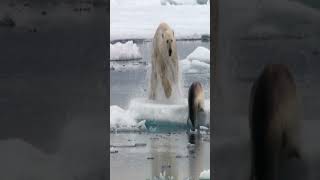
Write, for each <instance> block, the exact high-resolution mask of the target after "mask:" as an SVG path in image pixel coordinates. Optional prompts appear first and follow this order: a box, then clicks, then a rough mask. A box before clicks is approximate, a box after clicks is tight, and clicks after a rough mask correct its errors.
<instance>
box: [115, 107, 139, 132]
mask: <svg viewBox="0 0 320 180" xmlns="http://www.w3.org/2000/svg"><path fill="white" fill-rule="evenodd" d="M136 123H137V122H136V121H135V120H134V119H133V118H132V116H131V115H130V114H128V112H127V111H125V110H124V109H122V108H121V107H119V106H116V105H113V106H110V128H112V129H114V128H130V127H134V126H135V125H136Z"/></svg>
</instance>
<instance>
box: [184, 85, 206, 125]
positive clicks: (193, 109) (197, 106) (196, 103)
mask: <svg viewBox="0 0 320 180" xmlns="http://www.w3.org/2000/svg"><path fill="white" fill-rule="evenodd" d="M188 106H189V119H190V121H191V124H192V130H194V129H195V127H196V126H199V125H198V123H197V114H198V112H203V111H204V109H203V108H204V92H203V88H202V85H201V83H200V82H193V83H192V84H191V86H190V88H189V92H188Z"/></svg>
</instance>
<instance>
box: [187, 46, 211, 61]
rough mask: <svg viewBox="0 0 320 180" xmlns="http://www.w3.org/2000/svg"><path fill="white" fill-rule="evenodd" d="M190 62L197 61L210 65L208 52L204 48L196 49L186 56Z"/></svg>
mask: <svg viewBox="0 0 320 180" xmlns="http://www.w3.org/2000/svg"><path fill="white" fill-rule="evenodd" d="M187 59H188V60H190V61H193V60H198V61H200V62H205V63H207V64H210V50H209V49H207V48H205V47H201V46H199V47H197V48H196V49H195V50H194V51H193V52H192V53H191V54H189V55H188V56H187Z"/></svg>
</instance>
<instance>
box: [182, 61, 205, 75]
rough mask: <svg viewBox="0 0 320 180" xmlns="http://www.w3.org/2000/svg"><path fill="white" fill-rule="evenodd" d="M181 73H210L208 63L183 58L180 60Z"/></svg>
mask: <svg viewBox="0 0 320 180" xmlns="http://www.w3.org/2000/svg"><path fill="white" fill-rule="evenodd" d="M180 66H181V67H182V73H184V74H204V73H210V64H207V63H205V62H201V61H199V60H192V61H190V60H188V59H184V60H181V61H180Z"/></svg>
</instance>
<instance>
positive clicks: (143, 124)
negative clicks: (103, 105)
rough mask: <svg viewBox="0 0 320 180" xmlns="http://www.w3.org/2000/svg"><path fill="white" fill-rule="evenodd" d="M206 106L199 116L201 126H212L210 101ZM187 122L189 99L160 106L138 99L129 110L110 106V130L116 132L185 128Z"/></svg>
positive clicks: (131, 103) (206, 101)
mask: <svg viewBox="0 0 320 180" xmlns="http://www.w3.org/2000/svg"><path fill="white" fill-rule="evenodd" d="M204 104H205V105H204V106H205V107H204V113H201V114H202V115H201V116H199V122H200V125H201V126H207V125H208V124H210V100H209V99H206V100H205V103H204ZM187 120H188V103H187V99H183V101H182V102H181V104H159V103H157V102H154V101H151V100H148V99H146V98H136V99H132V100H131V102H130V105H129V108H128V110H124V109H122V108H120V107H119V106H115V105H113V106H110V128H111V130H112V131H116V132H141V131H142V130H146V129H148V130H152V129H151V128H157V127H158V126H159V127H164V128H166V127H167V126H170V127H173V126H174V127H175V128H180V127H183V128H185V126H186V124H187ZM200 120H201V121H200ZM139 121H140V122H139ZM200 133H201V131H200Z"/></svg>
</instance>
